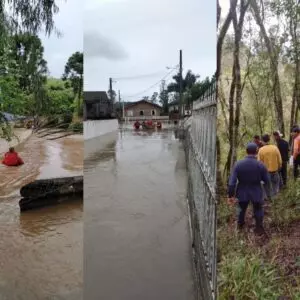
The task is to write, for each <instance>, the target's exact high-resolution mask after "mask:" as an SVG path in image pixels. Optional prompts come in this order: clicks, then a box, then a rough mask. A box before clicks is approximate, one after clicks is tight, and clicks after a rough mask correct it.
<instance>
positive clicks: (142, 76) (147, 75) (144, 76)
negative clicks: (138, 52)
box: [113, 70, 165, 81]
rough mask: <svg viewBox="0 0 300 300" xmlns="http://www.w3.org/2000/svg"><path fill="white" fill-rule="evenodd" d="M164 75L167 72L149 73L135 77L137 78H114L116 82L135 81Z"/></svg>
mask: <svg viewBox="0 0 300 300" xmlns="http://www.w3.org/2000/svg"><path fill="white" fill-rule="evenodd" d="M162 73H165V71H163V70H161V71H159V72H156V73H148V74H142V75H135V76H128V77H118V78H113V79H114V80H118V81H120V80H134V79H139V78H148V77H153V76H157V75H161V74H162Z"/></svg>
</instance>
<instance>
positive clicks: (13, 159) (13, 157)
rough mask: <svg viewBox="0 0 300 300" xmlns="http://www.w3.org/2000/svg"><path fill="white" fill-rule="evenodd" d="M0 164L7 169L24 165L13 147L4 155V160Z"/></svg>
mask: <svg viewBox="0 0 300 300" xmlns="http://www.w3.org/2000/svg"><path fill="white" fill-rule="evenodd" d="M2 164H4V165H6V166H8V167H17V166H21V165H23V164H24V161H23V160H22V158H21V157H20V156H19V154H18V153H17V152H16V151H15V149H14V148H13V147H10V148H9V151H8V152H6V153H5V155H4V159H3V160H2Z"/></svg>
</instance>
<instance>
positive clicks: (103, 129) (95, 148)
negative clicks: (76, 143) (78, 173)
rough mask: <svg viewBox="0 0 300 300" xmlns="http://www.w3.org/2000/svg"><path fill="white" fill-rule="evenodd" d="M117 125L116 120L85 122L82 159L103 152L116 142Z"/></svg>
mask: <svg viewBox="0 0 300 300" xmlns="http://www.w3.org/2000/svg"><path fill="white" fill-rule="evenodd" d="M118 129H119V124H118V120H117V119H113V120H97V121H85V122H84V124H83V132H84V159H87V158H89V157H90V156H91V155H92V154H94V153H96V152H101V151H103V150H104V149H105V148H106V147H108V146H109V145H110V144H112V143H114V142H116V141H117V138H118Z"/></svg>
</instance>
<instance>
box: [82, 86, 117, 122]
mask: <svg viewBox="0 0 300 300" xmlns="http://www.w3.org/2000/svg"><path fill="white" fill-rule="evenodd" d="M83 102H84V106H83V110H84V120H98V119H108V118H111V117H113V103H112V102H111V101H110V99H109V98H108V96H107V93H106V92H104V91H99V92H89V91H87V92H84V93H83Z"/></svg>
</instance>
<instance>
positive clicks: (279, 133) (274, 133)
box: [273, 130, 283, 137]
mask: <svg viewBox="0 0 300 300" xmlns="http://www.w3.org/2000/svg"><path fill="white" fill-rule="evenodd" d="M273 135H275V136H280V137H282V136H283V135H282V133H281V132H280V131H279V130H276V131H274V132H273Z"/></svg>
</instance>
